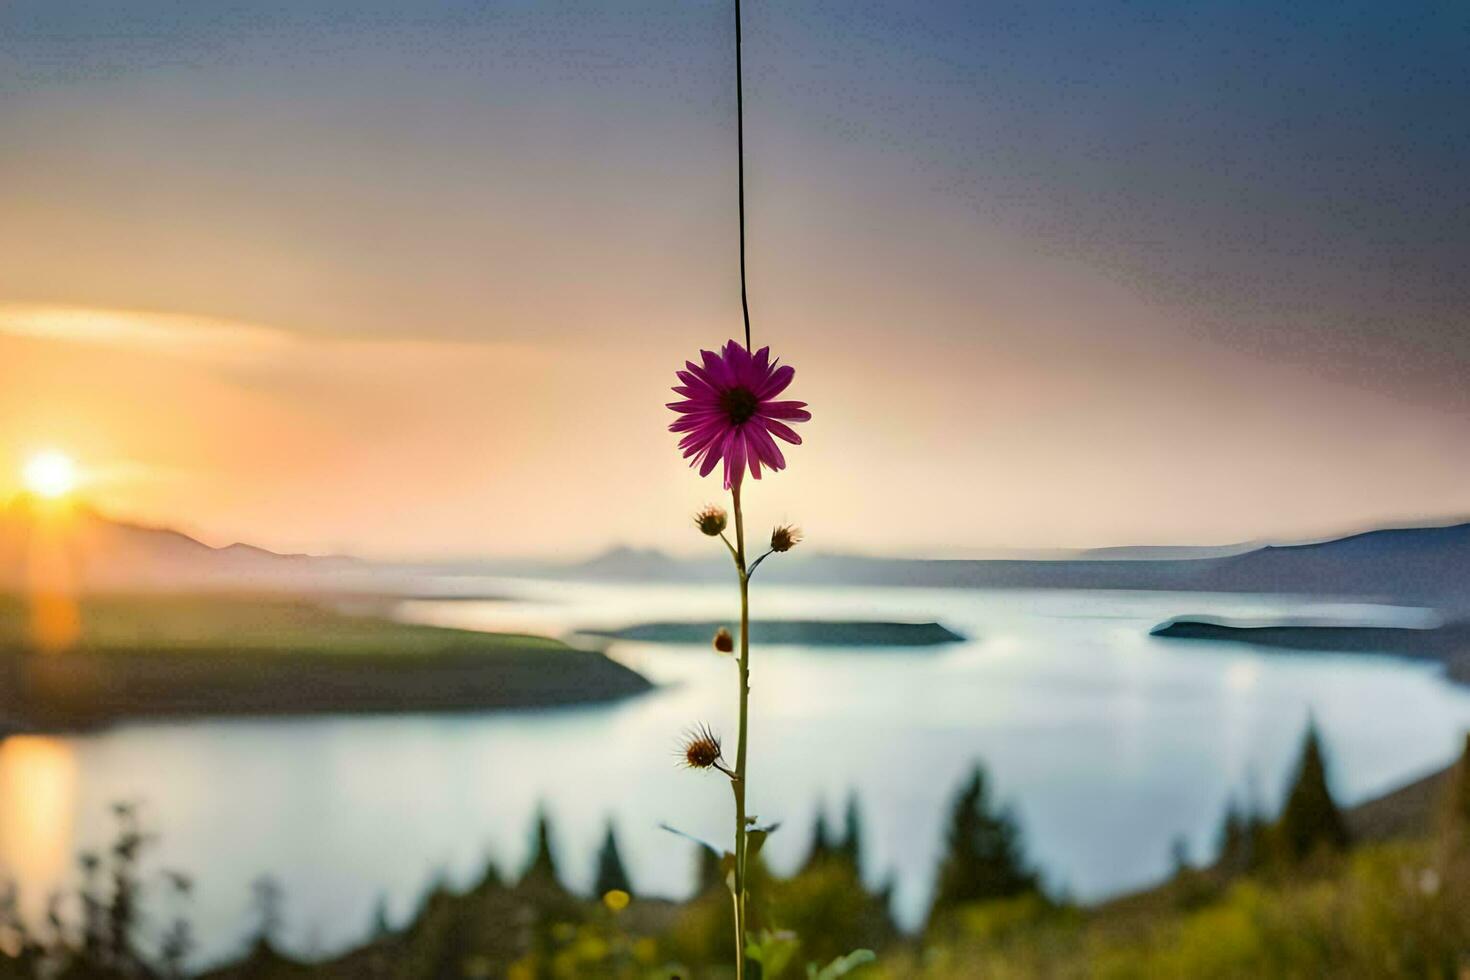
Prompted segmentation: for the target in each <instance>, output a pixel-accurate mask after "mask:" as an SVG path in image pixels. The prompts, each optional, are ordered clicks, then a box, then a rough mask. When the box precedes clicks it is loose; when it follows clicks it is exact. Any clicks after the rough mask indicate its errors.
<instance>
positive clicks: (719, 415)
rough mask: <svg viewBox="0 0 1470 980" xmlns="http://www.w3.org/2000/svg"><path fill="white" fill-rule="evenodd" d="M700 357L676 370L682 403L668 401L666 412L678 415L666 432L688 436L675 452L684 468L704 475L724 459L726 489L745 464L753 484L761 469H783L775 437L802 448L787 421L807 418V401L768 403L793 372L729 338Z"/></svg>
mask: <svg viewBox="0 0 1470 980" xmlns="http://www.w3.org/2000/svg"><path fill="white" fill-rule="evenodd" d="M699 354H700V357H701V359H702V360H703V362H704V363H703V364H695V363H694V362H693V361H685V362H684V366H685V367H686V368H688V370H686V371H679V372H677V374H678V375H679V381H680V384H679V385H678V386H676V387H675V388H674V391H675V392H677V393H678V394H680V395H683V396H684V401H680V402H669V408H672V409H673V410H674V411H676V412H678V413H679V420H678V421H677V422H675V423H674V424H673V425H671V426H669V431H670V432H684V433H687V434H686V435H685V436H684V438H682V439H680V440H679V448H680V449H682V450H683V451H684V456H685V458H687V459H689V465H690V466H695V465H697V466H698V467H699V475H700V476H708V475H709V473H710V471H711V470H713V469H714V468H715V465H716V464H717V463H719V461H720V460H722V459H723V460H724V461H725V489H726V490H729V489H731V488H733V487H738V486H739V485H740V481H741V479H742V478H743V477H744V476H745V467H746V466H747V465H749V467H750V475H751V476H753V477H755V478H756V479H757V480H759V479H760V478H761V466H763V465H764V466H766V467H768V468H769V469H772V470H781V469H785V468H786V457H785V456H782V455H781V449H780V447H779V446H777V445H776V439H784V440H786V441H787V442H789V443H791V444H792V445H793V446H799V445H801V436H799V435H797V434H796V432H795V431H794V430H793V429H792V428H791V427H790V426H789V425H787V424H786V422H806V421H808V420H809V419H811V417H812V413H811V412H808V411H807V410H806V402H778V401H773V399H774V398H775V397H776V396H777V395H779V394H781V392H783V391H785V390H786V386H787V385H789V384H791V379H792V378H793V377H794V376H795V375H796V369H795V368H792V367H788V366H784V365H778V363H775V362H772V361H771V349H770V348H769V347H762V348H761V349H760V350H758V351H756V352H755V354H754V355H752V354H751V353H750V352H749V351H748V350H746V349H745V348H744V347H743V346H741V345H740V343H738V342H737V341H734V340H732V341H729V342H728V343H726V344H725V348H724V350H722V351H721V352H720V353H718V354H716V353H715V352H713V351H707V350H704V351H700V352H699ZM783 419H784V420H785V421H782V420H783ZM773 436H774V437H775V438H772V437H773Z"/></svg>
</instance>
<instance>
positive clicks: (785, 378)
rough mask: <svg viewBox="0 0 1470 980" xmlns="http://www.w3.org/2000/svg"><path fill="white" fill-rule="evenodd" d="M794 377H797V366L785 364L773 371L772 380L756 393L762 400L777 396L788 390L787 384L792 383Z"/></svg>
mask: <svg viewBox="0 0 1470 980" xmlns="http://www.w3.org/2000/svg"><path fill="white" fill-rule="evenodd" d="M794 377H796V368H794V367H792V366H791V365H789V364H783V365H781V366H780V367H778V368H776V369H775V370H774V371H772V372H771V378H770V380H769V381H767V382H766V383H765V385H764V386H762V387H761V389H760V390H759V391H757V392H756V393H755V395H756V397H757V398H759V399H761V400H762V401H764V400H765V399H767V398H775V397H776V396H777V395H779V394H781V392H783V391H785V390H786V386H787V385H789V384H791V379H792V378H794Z"/></svg>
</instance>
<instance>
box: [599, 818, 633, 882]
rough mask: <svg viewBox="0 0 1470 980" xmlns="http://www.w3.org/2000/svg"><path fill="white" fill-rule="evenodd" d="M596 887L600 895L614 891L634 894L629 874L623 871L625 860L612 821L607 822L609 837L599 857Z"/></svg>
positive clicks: (604, 840) (604, 839)
mask: <svg viewBox="0 0 1470 980" xmlns="http://www.w3.org/2000/svg"><path fill="white" fill-rule="evenodd" d="M594 887H595V888H596V889H597V894H598V895H606V894H607V893H608V892H612V891H619V892H627V893H628V894H629V895H631V894H633V886H632V885H631V884H629V882H628V873H627V871H625V870H624V869H623V858H622V856H621V855H620V854H619V853H618V838H617V835H616V833H615V832H614V830H613V824H612V821H611V820H609V821H608V822H607V836H606V837H604V838H603V839H602V851H601V852H600V853H599V854H598V855H597V882H596V885H595V886H594Z"/></svg>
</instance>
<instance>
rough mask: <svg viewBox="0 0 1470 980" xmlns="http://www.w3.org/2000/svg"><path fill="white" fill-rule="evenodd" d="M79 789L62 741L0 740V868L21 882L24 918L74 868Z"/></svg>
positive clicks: (74, 761)
mask: <svg viewBox="0 0 1470 980" xmlns="http://www.w3.org/2000/svg"><path fill="white" fill-rule="evenodd" d="M77 787H78V767H77V758H76V751H75V750H74V749H73V747H72V746H71V744H70V743H69V742H67V741H66V740H64V739H59V738H47V737H43V736H39V735H12V736H11V737H9V738H7V739H5V740H4V741H0V869H4V871H5V872H6V873H7V874H8V875H11V876H14V877H15V878H16V880H18V881H20V882H23V883H24V885H25V891H24V892H23V893H22V895H21V901H22V904H23V907H24V910H25V912H26V914H27V915H34V914H36V913H38V912H39V911H40V910H41V908H42V907H44V905H45V903H46V900H47V896H48V895H50V894H51V893H52V892H54V891H56V890H57V889H58V888H59V887H60V886H61V884H62V882H63V880H64V879H65V877H66V875H67V872H68V870H69V869H70V868H71V867H72V863H73V860H74V859H75V856H76V855H75V854H74V853H73V847H74V844H75V839H74V829H75V828H74V826H73V820H74V818H75V814H76V812H77Z"/></svg>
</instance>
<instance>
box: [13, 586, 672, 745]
mask: <svg viewBox="0 0 1470 980" xmlns="http://www.w3.org/2000/svg"><path fill="white" fill-rule="evenodd" d="M80 614H81V623H82V633H81V636H80V638H79V640H78V642H77V644H76V645H75V647H74V648H72V649H70V650H67V651H65V652H64V653H56V654H35V653H31V652H30V651H28V649H27V641H26V636H27V622H28V612H27V609H26V606H25V604H24V603H23V602H21V601H20V600H18V599H16V598H14V597H6V598H4V599H0V672H3V680H4V683H3V684H0V717H8V718H10V719H11V720H12V721H17V722H19V723H21V724H30V725H35V726H39V727H73V726H85V725H91V724H100V723H105V722H109V721H116V720H122V719H126V718H132V717H160V716H175V715H213V714H225V715H228V714H283V713H284V714H290V713H315V712H332V711H342V712H351V711H415V710H473V709H477V708H496V707H530V706H538V705H548V704H566V703H576V702H584V701H598V700H608V699H611V698H615V697H619V696H623V695H627V694H632V693H636V692H638V691H642V690H646V689H647V688H648V686H649V685H648V683H647V682H646V681H645V680H644V679H643V678H642V677H640V676H639V675H637V674H635V673H633V672H632V671H630V670H628V669H627V668H625V667H622V666H621V665H619V664H616V663H614V662H612V661H610V660H608V659H607V658H605V657H603V656H601V655H600V654H597V653H592V652H589V651H583V650H576V649H574V648H572V647H569V646H567V645H565V644H563V643H560V642H558V641H556V640H552V639H547V638H545V637H535V636H522V635H509V634H489V633H479V632H473V631H468V630H453V629H441V628H438V627H433V626H420V625H412V624H404V623H396V622H393V621H390V620H386V619H381V618H376V617H370V616H354V615H346V614H343V613H340V612H336V611H334V610H331V609H328V608H325V607H323V606H321V605H319V604H316V603H313V602H309V601H306V600H302V599H292V598H283V597H279V596H270V597H260V596H176V595H169V596H109V597H97V598H89V599H86V600H84V601H83V603H82V605H81V608H80Z"/></svg>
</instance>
